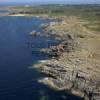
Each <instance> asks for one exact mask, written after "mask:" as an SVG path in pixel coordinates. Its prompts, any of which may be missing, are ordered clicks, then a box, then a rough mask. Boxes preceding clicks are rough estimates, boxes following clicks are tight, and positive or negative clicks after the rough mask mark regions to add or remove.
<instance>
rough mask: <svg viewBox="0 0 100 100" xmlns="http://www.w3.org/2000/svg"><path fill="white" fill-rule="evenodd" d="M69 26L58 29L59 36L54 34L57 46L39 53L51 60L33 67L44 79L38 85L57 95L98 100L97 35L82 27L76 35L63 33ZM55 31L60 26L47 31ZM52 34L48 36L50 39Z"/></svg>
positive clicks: (99, 56) (99, 43)
mask: <svg viewBox="0 0 100 100" xmlns="http://www.w3.org/2000/svg"><path fill="white" fill-rule="evenodd" d="M68 24H70V23H68ZM68 24H67V22H65V23H64V25H61V29H62V28H63V31H62V34H61V29H60V30H58V29H57V30H56V32H57V31H59V32H58V33H60V34H61V36H60V35H59V34H58V33H55V34H57V36H58V35H59V37H60V39H61V40H62V42H61V43H60V44H58V45H56V46H51V47H50V48H47V49H41V52H43V53H46V54H48V55H50V56H52V59H50V60H47V61H45V62H42V63H39V64H36V65H34V67H35V68H37V69H38V70H39V71H40V72H42V73H43V74H45V75H46V77H45V78H42V79H39V82H41V83H43V84H45V85H48V86H49V87H51V88H53V89H55V90H58V91H62V90H65V91H67V92H68V93H71V94H73V95H76V96H79V97H81V98H83V99H84V100H100V35H99V34H94V33H92V32H89V31H87V30H86V29H84V27H83V28H82V30H80V31H79V30H78V31H79V33H77V31H75V32H73V31H72V33H70V34H68V32H69V31H68V30H66V29H65V30H64V27H65V26H67V25H68ZM71 25H72V23H71ZM71 25H69V26H70V27H71ZM80 26H81V27H82V25H79V27H80ZM55 27H56V28H57V27H59V25H57V26H56V25H54V26H53V27H49V29H51V30H54V31H55ZM81 27H80V28H81ZM47 32H48V31H47ZM63 32H64V34H63ZM52 34H53V33H52V32H51V36H52Z"/></svg>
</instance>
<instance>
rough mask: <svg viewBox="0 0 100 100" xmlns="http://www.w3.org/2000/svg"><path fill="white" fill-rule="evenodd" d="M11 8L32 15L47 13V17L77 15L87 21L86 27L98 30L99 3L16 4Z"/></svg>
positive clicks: (99, 29) (99, 24)
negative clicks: (27, 5) (32, 5)
mask: <svg viewBox="0 0 100 100" xmlns="http://www.w3.org/2000/svg"><path fill="white" fill-rule="evenodd" d="M13 9H15V10H17V11H21V13H22V12H23V11H24V12H27V13H28V12H29V13H31V14H33V15H48V16H49V17H64V16H77V17H79V18H81V19H82V20H87V21H88V23H84V27H86V28H87V29H90V30H93V31H97V32H99V31H100V5H40V6H34V7H30V6H29V7H25V6H18V7H14V8H13Z"/></svg>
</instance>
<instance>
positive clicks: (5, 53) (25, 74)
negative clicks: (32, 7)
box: [0, 17, 81, 100]
mask: <svg viewBox="0 0 100 100" xmlns="http://www.w3.org/2000/svg"><path fill="white" fill-rule="evenodd" d="M48 22H49V20H43V19H38V18H31V17H0V100H81V99H80V98H78V97H75V96H72V95H68V94H66V93H65V92H57V91H53V90H51V89H49V88H48V87H46V86H44V85H43V84H39V83H38V82H37V79H38V78H40V77H42V74H41V73H39V72H38V71H36V70H35V69H30V66H32V65H33V63H34V62H37V61H38V60H44V59H47V56H45V55H40V54H39V52H38V53H36V52H35V50H37V48H36V47H37V46H39V48H44V47H47V46H48V41H49V42H53V43H56V41H55V40H52V39H48V38H46V37H39V36H37V37H32V36H30V35H29V33H30V32H31V31H32V30H33V29H35V30H37V31H40V32H41V34H42V29H41V28H40V27H39V25H40V24H42V23H48ZM31 45H34V47H33V46H31ZM39 48H38V49H39ZM32 51H34V52H35V53H32Z"/></svg>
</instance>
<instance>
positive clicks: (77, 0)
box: [0, 0, 100, 4]
mask: <svg viewBox="0 0 100 100" xmlns="http://www.w3.org/2000/svg"><path fill="white" fill-rule="evenodd" d="M2 2H4V3H7V2H19V3H20V2H34V3H63V4H65V3H66V4H98V3H99V4H100V0H0V3H2Z"/></svg>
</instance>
